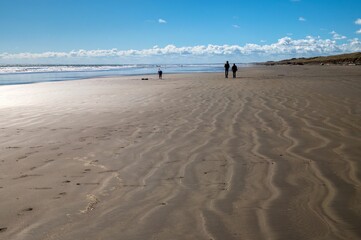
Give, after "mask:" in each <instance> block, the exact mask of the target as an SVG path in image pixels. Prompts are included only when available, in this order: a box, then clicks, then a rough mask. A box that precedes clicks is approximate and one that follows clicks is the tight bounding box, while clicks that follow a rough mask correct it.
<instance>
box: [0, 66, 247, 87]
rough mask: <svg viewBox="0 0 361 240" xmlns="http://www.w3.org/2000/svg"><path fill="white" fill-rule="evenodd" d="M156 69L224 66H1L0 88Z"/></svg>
mask: <svg viewBox="0 0 361 240" xmlns="http://www.w3.org/2000/svg"><path fill="white" fill-rule="evenodd" d="M238 66H240V67H243V66H246V65H244V64H239V65H238ZM158 68H161V69H162V71H163V74H164V75H165V76H166V74H168V73H187V72H188V73H192V72H193V73H195V72H222V71H223V64H167V65H156V64H124V65H0V85H13V84H28V83H38V82H53V81H67V80H78V79H87V78H94V77H107V76H131V75H148V74H157V72H158Z"/></svg>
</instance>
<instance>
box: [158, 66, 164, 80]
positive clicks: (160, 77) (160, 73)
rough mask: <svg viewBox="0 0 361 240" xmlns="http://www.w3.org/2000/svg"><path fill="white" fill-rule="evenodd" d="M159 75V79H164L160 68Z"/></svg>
mask: <svg viewBox="0 0 361 240" xmlns="http://www.w3.org/2000/svg"><path fill="white" fill-rule="evenodd" d="M158 76H159V79H162V76H163V71H162V70H161V69H160V68H159V69H158Z"/></svg>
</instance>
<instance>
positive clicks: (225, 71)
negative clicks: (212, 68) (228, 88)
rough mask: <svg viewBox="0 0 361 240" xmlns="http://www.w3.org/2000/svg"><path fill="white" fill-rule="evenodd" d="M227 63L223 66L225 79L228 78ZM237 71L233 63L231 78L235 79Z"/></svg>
mask: <svg viewBox="0 0 361 240" xmlns="http://www.w3.org/2000/svg"><path fill="white" fill-rule="evenodd" d="M229 67H230V65H229V62H228V61H227V62H226V64H224V74H225V77H226V78H228V72H229ZM237 71H238V68H237V66H236V64H235V63H233V66H232V73H233V78H236V73H237Z"/></svg>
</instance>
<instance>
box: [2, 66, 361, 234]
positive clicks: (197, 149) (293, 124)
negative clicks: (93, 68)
mask: <svg viewBox="0 0 361 240" xmlns="http://www.w3.org/2000/svg"><path fill="white" fill-rule="evenodd" d="M141 78H149V80H148V81H142V80H140V79H141ZM360 103H361V68H360V67H357V66H354V67H351V66H347V67H344V66H274V67H261V66H260V67H252V68H241V69H240V72H239V77H238V78H237V79H231V78H230V79H224V78H223V74H222V73H211V74H206V73H200V74H176V75H167V74H165V75H164V79H163V80H158V79H157V78H156V76H132V77H119V78H102V79H90V80H79V81H68V82H56V83H39V84H29V85H16V86H1V87H0V118H1V121H0V150H1V155H0V239H14V240H20V239H21V240H23V239H26V240H27V239H34V240H43V239H44V240H45V239H47V240H53V239H59V240H60V239H62V240H64V239H69V240H73V239H87V240H88V239H97V240H98V239H104V240H106V239H122V240H124V239H139V240H141V239H160V240H163V239H164V240H169V239H206V240H209V239H219V240H225V239H226V240H228V239H250V240H252V239H255V240H258V239H285V240H286V239H287V240H288V239H348V240H350V239H361V104H360Z"/></svg>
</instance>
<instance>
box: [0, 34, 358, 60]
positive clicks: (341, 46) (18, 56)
mask: <svg viewBox="0 0 361 240" xmlns="http://www.w3.org/2000/svg"><path fill="white" fill-rule="evenodd" d="M330 34H331V35H332V37H333V38H332V39H322V38H320V37H312V36H307V37H306V38H304V39H292V38H291V37H283V38H281V39H279V40H278V41H277V42H275V43H272V44H253V43H250V44H245V45H243V46H240V45H213V44H208V45H196V46H183V47H178V46H175V45H173V44H169V45H167V46H165V47H159V46H154V47H153V48H149V49H142V50H134V49H130V50H118V49H116V48H113V49H103V50H99V49H97V50H83V49H80V50H73V51H70V52H42V53H30V52H25V53H0V62H3V63H6V62H7V61H8V60H14V61H17V62H21V61H22V60H24V61H26V60H32V61H33V62H36V61H37V60H38V62H41V60H46V61H49V60H51V61H52V62H57V61H58V62H62V61H64V60H68V61H72V60H73V61H76V60H77V61H79V62H80V63H81V61H84V60H86V59H88V60H93V61H96V59H99V58H102V59H103V60H104V58H107V59H109V60H110V61H111V60H113V61H116V62H117V63H118V62H119V60H122V61H128V62H132V60H135V59H136V60H137V61H140V62H142V60H143V61H144V62H147V60H150V59H152V58H154V57H161V58H162V59H163V62H164V63H167V62H177V61H178V62H181V61H182V60H185V59H188V60H191V59H192V57H193V58H195V59H196V61H198V62H199V61H202V62H217V61H220V60H222V61H223V59H224V58H232V59H234V60H237V61H241V62H252V61H253V62H256V61H266V60H279V59H281V58H287V57H300V56H302V57H312V56H320V55H333V54H342V53H350V52H359V51H361V41H360V40H359V39H358V38H353V39H348V40H345V39H346V38H347V37H346V36H342V35H340V34H338V33H336V32H335V31H332V32H330ZM338 40H343V41H342V43H340V42H339V41H338ZM168 58H169V59H168Z"/></svg>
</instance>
